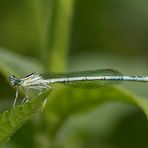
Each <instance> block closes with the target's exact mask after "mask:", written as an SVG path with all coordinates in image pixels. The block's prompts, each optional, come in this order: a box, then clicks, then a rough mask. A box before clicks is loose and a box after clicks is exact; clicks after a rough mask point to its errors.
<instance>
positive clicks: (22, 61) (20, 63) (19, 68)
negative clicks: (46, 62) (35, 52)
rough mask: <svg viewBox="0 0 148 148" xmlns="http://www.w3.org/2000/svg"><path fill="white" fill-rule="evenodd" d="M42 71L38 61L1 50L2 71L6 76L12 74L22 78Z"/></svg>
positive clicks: (0, 64)
mask: <svg viewBox="0 0 148 148" xmlns="http://www.w3.org/2000/svg"><path fill="white" fill-rule="evenodd" d="M40 70H41V65H40V64H39V63H38V62H37V61H36V60H34V59H30V58H27V57H23V56H21V55H19V54H15V53H13V52H11V51H8V50H7V49H4V48H0V71H1V73H2V74H3V75H4V76H6V77H8V76H9V75H10V74H14V75H18V74H19V75H20V76H22V75H24V74H28V73H30V72H36V71H40Z"/></svg>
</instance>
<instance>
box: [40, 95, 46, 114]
mask: <svg viewBox="0 0 148 148" xmlns="http://www.w3.org/2000/svg"><path fill="white" fill-rule="evenodd" d="M46 102H47V98H45V100H44V102H43V105H42V108H41V112H42V111H43V109H44V107H45V105H46Z"/></svg>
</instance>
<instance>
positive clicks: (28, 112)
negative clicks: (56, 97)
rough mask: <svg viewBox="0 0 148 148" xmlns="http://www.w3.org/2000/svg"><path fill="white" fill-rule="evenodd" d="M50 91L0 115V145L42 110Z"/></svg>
mask: <svg viewBox="0 0 148 148" xmlns="http://www.w3.org/2000/svg"><path fill="white" fill-rule="evenodd" d="M47 95H49V92H48V93H47V92H46V93H45V92H44V93H43V94H42V95H40V96H38V97H36V98H34V99H33V100H32V101H31V102H27V103H25V104H24V105H22V106H17V107H15V108H12V109H11V110H10V111H5V112H3V113H2V114H1V116H0V145H2V144H3V143H4V142H7V141H8V140H9V139H10V137H11V136H12V135H13V134H14V133H15V132H16V131H17V130H18V129H19V128H20V127H21V126H22V125H23V124H24V123H25V122H26V121H28V120H29V119H30V118H31V117H32V116H33V115H34V114H35V113H36V112H38V111H41V107H42V104H43V102H44V99H45V98H46V97H47Z"/></svg>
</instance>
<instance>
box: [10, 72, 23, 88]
mask: <svg viewBox="0 0 148 148" xmlns="http://www.w3.org/2000/svg"><path fill="white" fill-rule="evenodd" d="M9 80H10V84H11V86H18V85H21V83H22V80H21V79H19V78H16V77H15V76H13V75H12V76H10V77H9Z"/></svg>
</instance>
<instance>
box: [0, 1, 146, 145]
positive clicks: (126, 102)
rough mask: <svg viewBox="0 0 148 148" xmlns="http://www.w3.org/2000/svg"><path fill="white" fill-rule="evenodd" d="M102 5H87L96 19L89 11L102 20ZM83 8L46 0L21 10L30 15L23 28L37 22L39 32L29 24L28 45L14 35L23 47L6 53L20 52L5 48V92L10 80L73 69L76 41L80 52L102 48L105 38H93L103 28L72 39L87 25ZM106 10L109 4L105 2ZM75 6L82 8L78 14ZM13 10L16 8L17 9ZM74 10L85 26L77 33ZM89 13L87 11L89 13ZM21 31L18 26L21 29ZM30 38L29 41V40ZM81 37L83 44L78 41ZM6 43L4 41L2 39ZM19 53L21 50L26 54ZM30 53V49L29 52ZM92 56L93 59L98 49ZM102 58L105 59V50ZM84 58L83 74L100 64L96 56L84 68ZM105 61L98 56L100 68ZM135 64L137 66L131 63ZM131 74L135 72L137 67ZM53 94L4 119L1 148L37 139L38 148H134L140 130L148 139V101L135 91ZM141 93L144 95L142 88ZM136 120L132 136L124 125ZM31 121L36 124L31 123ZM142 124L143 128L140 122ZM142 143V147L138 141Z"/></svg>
mask: <svg viewBox="0 0 148 148" xmlns="http://www.w3.org/2000/svg"><path fill="white" fill-rule="evenodd" d="M98 3H99V2H98V1H97V0H96V1H95V4H93V3H92V4H91V5H89V3H88V2H87V3H86V4H87V7H89V6H91V7H90V10H91V11H92V13H91V12H90V11H88V10H87V14H92V15H93V14H95V15H96V13H95V11H96V10H97V9H98V5H96V4H98ZM17 4H18V3H17ZM78 4H79V2H76V5H75V4H74V0H58V1H54V0H50V1H48V0H45V1H43V2H42V1H41V0H38V1H34V0H33V1H31V2H30V1H26V2H23V5H19V4H18V5H19V6H20V9H21V8H24V9H25V14H26V15H25V16H24V20H22V21H21V23H20V24H21V25H22V24H24V23H25V22H26V21H25V20H29V21H32V23H33V24H34V26H31V24H28V26H29V27H28V26H27V27H26V26H25V27H24V28H23V29H24V30H23V29H22V30H23V33H24V34H25V35H24V34H23V35H24V36H22V39H21V38H19V37H18V36H17V34H15V33H14V34H15V39H16V40H17V41H18V42H19V43H20V46H19V45H15V46H13V41H14V40H15V39H14V38H13V39H10V41H9V44H8V46H6V47H9V48H10V49H15V51H10V49H9V50H8V49H6V48H0V73H1V77H2V78H6V80H7V81H6V82H3V81H0V83H1V86H3V85H8V76H9V75H11V74H13V75H16V76H22V75H25V74H29V73H31V72H45V71H46V72H48V71H66V68H67V67H68V64H67V63H68V62H67V59H68V58H69V56H68V52H69V50H68V49H69V48H73V47H72V44H74V41H76V43H77V45H75V46H74V47H75V48H77V47H79V48H80V47H81V48H83V46H84V44H85V43H86V42H87V40H89V39H90V40H91V44H92V43H95V44H97V46H96V47H98V38H99V37H98V38H96V36H93V37H91V36H92V35H94V32H96V31H95V30H96V28H98V25H95V27H94V28H93V27H92V28H89V32H90V31H92V30H93V31H92V32H91V33H89V35H86V34H85V33H86V32H87V31H86V30H87V29H86V28H87V27H88V26H89V25H88V26H87V25H86V26H83V25H82V26H81V25H80V26H81V27H82V28H81V29H80V28H79V29H80V32H81V33H82V34H81V35H82V37H79V36H78V35H77V33H78V32H73V33H74V35H73V36H72V35H71V33H72V31H73V30H72V29H74V31H75V29H76V28H77V27H78V26H79V23H82V22H84V20H83V19H82V18H83V17H80V18H79V12H81V11H80V10H81V8H83V7H84V6H85V5H83V4H81V7H78ZM101 4H103V1H102V3H101ZM24 5H25V6H24ZM93 5H95V11H93V10H94V7H92V6H93ZM74 6H76V8H75V7H74ZM0 7H1V6H0ZM9 7H10V8H11V6H9ZM10 8H9V9H8V10H7V11H8V12H9V11H10V12H11V9H10ZM27 8H28V9H31V10H30V11H27V13H26V10H28V9H27ZM49 8H50V9H49ZM74 8H75V15H76V16H75V17H76V18H75V19H77V20H79V21H78V22H76V23H75V24H74V27H73V28H72V26H73V24H72V20H73V10H74ZM83 9H84V10H85V9H86V8H83ZM76 10H78V11H76ZM1 11H2V10H1ZM22 11H23V9H22ZM22 11H21V12H22ZM85 11H86V10H85ZM85 11H84V12H85ZM10 12H9V13H10ZM9 13H8V14H9ZM10 14H11V13H10ZM22 14H23V12H22ZM22 14H19V13H17V17H18V18H17V17H15V19H16V20H15V21H14V22H11V19H8V20H9V21H10V24H11V25H12V26H16V25H17V21H18V20H19V19H20V18H21V19H22ZM15 15H16V14H15ZM19 15H20V16H19ZM81 15H84V14H83V13H82V14H80V16H81ZM92 15H90V16H88V15H85V17H86V20H87V16H88V18H89V19H90V20H91V17H92ZM93 16H94V15H93ZM13 17H14V16H13ZM85 17H84V18H85ZM97 17H98V16H97ZM1 19H2V18H1ZM5 19H7V18H5ZM17 19H18V20H17ZM75 19H74V20H75ZM8 20H7V21H8ZM92 20H93V22H94V20H95V22H96V19H95V18H93V17H92ZM7 21H6V22H5V23H6V26H7V25H8V24H9V23H8V22H9V21H8V22H7ZM81 21H82V22H81ZM13 23H14V24H13ZM15 23H16V24H15ZM87 23H88V24H91V21H89V20H87ZM82 24H83V23H82ZM97 24H99V22H97ZM21 25H20V26H19V25H18V26H19V27H20V28H21ZM26 25H27V24H26ZM12 26H11V27H12ZM18 26H17V27H18ZM17 27H16V28H17ZM12 28H13V27H12ZM12 28H11V29H12ZM11 29H10V30H11ZM17 29H18V28H17ZM17 29H16V30H17ZM0 30H1V28H0ZM20 30H21V29H20ZM71 30H72V31H71ZM98 30H101V29H98ZM11 31H12V30H11ZM85 31H86V32H85ZM18 32H19V31H18ZM83 32H84V34H83ZM27 33H28V34H29V35H27ZM101 33H102V32H101ZM20 34H22V33H20ZM76 35H77V37H78V39H77V38H76V37H75V36H76ZM115 35H116V34H115ZM26 36H29V37H28V38H27V39H28V40H31V41H30V42H29V41H28V40H25V41H24V40H23V39H24V38H25V37H26ZM71 38H76V39H75V40H74V41H73V40H72V41H71V42H72V43H71V44H70V39H71ZM79 38H81V40H83V43H82V44H83V45H80V44H81V43H80V42H79V41H77V40H79ZM82 38H83V39H82ZM4 39H5V38H4ZM0 40H2V39H1V38H0ZM100 42H101V39H100ZM4 43H5V42H4ZM91 44H89V42H87V43H86V45H85V48H86V49H87V46H88V47H89V48H90V46H91ZM110 44H111V43H110ZM69 45H70V47H69ZM17 47H19V48H21V49H20V51H19V49H18V48H17ZM28 47H29V49H27V48H28ZM102 47H103V46H102ZM24 49H26V50H24ZM82 50H83V49H82ZM88 50H89V51H90V52H91V53H92V49H88ZM17 51H19V53H16V52H17ZM97 52H98V51H97V50H96V53H97ZM101 52H102V51H101ZM83 53H84V54H83V56H85V51H83ZM98 53H100V50H99V52H98ZM22 54H24V55H22ZM27 54H29V57H27V56H25V55H27ZM94 55H95V53H94ZM83 56H80V60H75V61H74V62H73V63H77V64H76V65H78V67H79V69H81V66H85V67H86V65H90V66H88V67H91V64H89V63H91V62H92V60H94V58H90V57H91V56H90V54H89V56H88V57H87V56H86V60H85V62H84V63H85V64H83V65H81V64H79V63H81V62H82V61H83ZM95 56H96V55H95ZM95 56H94V57H95ZM31 57H34V58H31ZM71 57H72V56H70V58H71ZM70 58H69V59H70ZM72 60H73V59H71V60H70V61H72ZM99 60H100V59H99V58H98V56H97V62H95V63H96V65H97V66H98V63H99V62H98V61H99ZM103 60H109V63H111V61H113V60H114V57H112V58H104V57H103ZM118 60H119V59H118ZM124 60H125V59H124ZM129 61H131V59H130V60H129ZM117 63H119V62H117ZM121 63H122V62H121ZM99 64H100V63H99ZM101 64H102V63H101ZM80 65H81V66H80ZM126 67H128V64H126ZM104 68H106V67H104ZM108 68H112V67H108ZM128 68H129V69H131V67H128ZM143 69H144V68H143ZM136 70H137V67H136ZM134 85H137V84H134ZM7 88H8V90H5V94H6V99H5V101H6V103H7V100H8V99H7V93H9V92H11V91H12V90H11V88H10V87H7ZM53 88H56V89H53V91H52V93H51V92H44V93H43V94H42V95H40V96H38V97H31V98H30V101H29V102H27V103H25V104H23V105H19V106H16V107H15V108H12V109H10V110H9V111H4V112H2V113H1V115H0V145H1V146H2V145H3V144H5V143H6V146H7V147H19V148H26V147H30V143H31V142H30V143H29V140H30V139H32V143H31V144H32V147H34V148H40V147H43V148H49V147H53V148H56V147H57V148H58V147H60V148H61V147H63V148H69V147H70V148H75V147H77V148H82V147H85V148H87V147H93V148H95V147H98V146H99V147H108V148H112V147H128V144H129V143H130V142H132V140H133V139H132V137H134V136H135V135H134V134H135V133H134V132H135V130H136V131H137V133H136V135H138V132H140V130H137V129H138V128H139V129H141V127H143V130H142V131H143V133H142V134H145V136H144V137H147V131H148V128H147V126H146V124H147V121H146V120H145V119H147V118H148V99H147V98H145V97H142V96H141V97H139V96H138V95H135V94H134V93H132V91H131V92H130V91H127V90H125V89H124V88H123V87H107V88H105V87H104V88H100V89H93V90H89V89H88V90H83V89H77V88H67V87H66V86H59V85H56V86H53ZM139 90H141V89H140V88H139ZM50 93H51V94H50ZM0 97H1V95H0ZM46 97H48V102H47V105H46V106H45V109H44V111H43V112H42V113H41V117H40V115H39V114H37V117H34V115H35V113H38V112H39V111H40V110H41V107H42V104H43V101H44V99H45V98H46ZM0 99H1V100H0V101H1V102H3V100H4V99H3V98H0ZM115 102H118V103H119V104H120V105H117V104H116V103H115ZM109 103H113V105H112V106H111V107H110V106H109V107H106V108H103V107H104V106H105V104H109ZM114 103H115V104H114ZM7 104H9V103H7ZM121 104H122V105H123V106H122V105H121ZM11 106H12V104H11ZM102 108H103V109H102ZM142 111H143V112H142ZM137 112H138V113H137ZM139 114H140V116H139ZM132 115H133V116H134V115H135V117H136V119H135V118H134V117H133V118H134V119H133V118H132V119H133V121H135V123H133V122H132V125H135V126H133V129H132V130H131V133H128V130H129V128H128V127H131V126H130V125H131V123H130V122H128V124H127V125H126V126H125V127H124V124H123V123H126V121H125V120H126V118H127V120H129V119H128V117H132ZM144 115H145V116H144ZM30 119H32V120H31V121H30ZM139 120H140V121H141V122H139ZM29 121H30V122H29ZM129 121H130V120H129ZM25 123H28V124H26V125H27V126H26V125H24V124H25ZM136 123H138V124H139V126H138V127H136V125H137V124H136ZM134 127H135V128H134ZM126 128H127V129H126ZM29 129H31V131H33V130H35V132H30V130H29ZM124 129H125V130H124ZM129 131H130V130H129ZM144 131H145V133H144ZM120 132H121V133H123V137H122V138H119V136H120ZM118 134H119V135H118ZM126 134H127V136H128V134H129V135H130V140H129V139H127V138H126V137H124V135H126ZM139 135H140V134H139ZM139 135H138V136H139ZM24 137H25V138H24ZM134 138H135V139H134V140H135V141H137V143H138V144H139V145H140V143H142V142H141V141H142V140H143V141H144V142H143V143H144V144H143V147H144V148H145V147H147V143H146V142H145V141H146V140H145V139H144V138H143V137H142V136H141V137H136V136H135V137H134ZM115 139H118V140H119V142H116V141H114V140H115ZM139 139H140V141H138V140H139ZM124 140H126V141H127V145H126V144H123V141H124ZM134 140H133V141H134ZM8 141H9V142H8ZM137 143H136V142H135V143H132V144H131V143H130V144H129V147H136V146H139V145H138V144H137ZM7 144H8V145H7Z"/></svg>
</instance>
